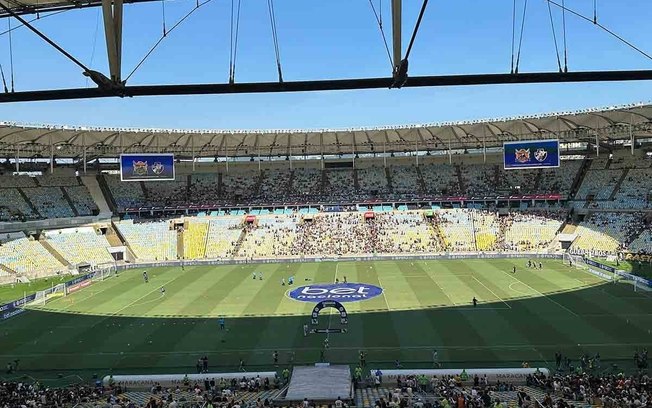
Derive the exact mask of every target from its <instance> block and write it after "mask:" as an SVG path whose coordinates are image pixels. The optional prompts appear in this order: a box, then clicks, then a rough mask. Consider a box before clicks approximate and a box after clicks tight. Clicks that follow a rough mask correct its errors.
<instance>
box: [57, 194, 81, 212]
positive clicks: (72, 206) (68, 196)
mask: <svg viewBox="0 0 652 408" xmlns="http://www.w3.org/2000/svg"><path fill="white" fill-rule="evenodd" d="M59 190H61V193H62V194H63V198H64V199H65V200H66V202H67V203H68V206H69V207H70V209H71V210H72V213H73V214H75V217H79V211H77V208H75V204H74V203H73V202H72V198H70V195H68V192H67V191H66V189H65V188H63V187H59Z"/></svg>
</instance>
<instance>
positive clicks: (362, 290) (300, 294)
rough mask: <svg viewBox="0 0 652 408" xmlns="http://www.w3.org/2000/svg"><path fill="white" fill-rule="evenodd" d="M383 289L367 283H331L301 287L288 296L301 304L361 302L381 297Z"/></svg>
mask: <svg viewBox="0 0 652 408" xmlns="http://www.w3.org/2000/svg"><path fill="white" fill-rule="evenodd" d="M382 293H383V288H379V287H378V286H374V285H368V284H366V283H337V284H334V283H331V284H315V285H308V286H300V287H298V288H296V289H293V290H291V291H290V292H288V296H289V297H290V298H292V299H294V300H298V301H300V302H313V303H319V302H322V301H324V300H336V301H338V302H341V303H344V302H359V301H361V300H368V299H371V298H375V297H376V296H380V295H382Z"/></svg>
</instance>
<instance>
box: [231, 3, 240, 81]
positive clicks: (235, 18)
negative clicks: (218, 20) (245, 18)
mask: <svg viewBox="0 0 652 408" xmlns="http://www.w3.org/2000/svg"><path fill="white" fill-rule="evenodd" d="M235 1H236V0H231V51H230V54H229V83H230V84H233V83H234V82H235V64H236V60H237V56H238V33H239V32H240V5H241V2H240V0H237V2H238V8H237V11H236V9H235Z"/></svg>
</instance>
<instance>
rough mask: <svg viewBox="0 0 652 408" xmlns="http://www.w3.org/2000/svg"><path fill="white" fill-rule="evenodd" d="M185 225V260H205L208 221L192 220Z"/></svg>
mask: <svg viewBox="0 0 652 408" xmlns="http://www.w3.org/2000/svg"><path fill="white" fill-rule="evenodd" d="M185 225H186V226H185V227H184V231H183V257H184V259H201V258H205V257H206V239H207V237H208V220H207V219H199V218H191V219H190V220H189V221H188V222H187V223H186V224H185Z"/></svg>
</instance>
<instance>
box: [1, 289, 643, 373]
mask: <svg viewBox="0 0 652 408" xmlns="http://www.w3.org/2000/svg"><path fill="white" fill-rule="evenodd" d="M650 306H652V295H651V294H649V293H642V292H634V291H633V289H632V287H631V285H626V284H601V285H595V286H590V287H585V288H583V289H581V290H575V291H567V292H560V293H555V294H547V295H545V296H539V297H534V298H522V299H512V300H509V301H505V302H495V303H485V304H479V305H478V306H477V307H473V306H471V305H469V306H458V307H451V306H442V307H424V308H421V309H418V310H404V311H391V312H389V311H375V312H369V313H357V314H351V315H350V316H349V323H348V324H347V325H346V326H345V328H346V329H347V333H344V334H331V335H330V337H329V348H328V349H326V350H325V351H324V359H325V360H326V361H329V362H332V363H341V364H356V363H357V362H358V352H359V351H360V350H365V351H366V353H367V364H369V365H371V366H373V367H384V368H388V367H391V368H393V367H394V364H395V360H400V361H401V363H402V365H403V366H405V367H414V368H416V367H420V368H430V367H432V366H433V361H432V358H433V357H432V355H433V350H434V349H436V350H437V351H438V353H439V360H440V362H441V363H442V364H443V366H444V367H487V366H493V367H499V366H511V367H514V366H520V365H521V363H523V362H529V364H530V365H531V366H547V367H550V366H551V365H552V364H553V360H554V353H555V352H557V351H559V352H561V353H563V354H564V355H568V356H569V357H570V358H571V359H572V360H574V361H575V362H577V361H578V359H579V357H580V356H581V355H582V354H584V353H588V354H590V355H592V356H593V355H595V354H596V353H599V354H600V355H601V358H602V361H603V366H602V368H603V369H606V368H608V367H610V365H611V364H612V363H616V364H618V365H620V366H629V365H631V364H630V363H631V361H632V356H633V353H634V351H636V350H641V349H643V348H650V347H652V333H651V329H652V308H651V307H650ZM307 323H309V316H278V317H253V316H251V317H247V316H245V317H240V318H228V319H227V320H226V329H225V330H220V328H219V324H218V321H217V319H215V318H201V317H194V318H179V317H174V316H157V317H122V316H94V315H83V314H73V313H62V312H59V313H56V312H49V311H43V310H30V311H27V312H25V313H23V314H22V315H19V316H16V317H15V318H12V319H10V320H8V321H5V322H4V323H2V324H0V338H1V342H2V348H1V349H0V364H2V365H3V366H4V365H6V363H7V362H9V361H14V360H16V359H17V360H19V361H20V362H19V374H21V373H28V374H31V375H33V376H34V377H51V378H52V377H54V378H56V376H57V375H59V374H60V375H62V376H65V375H69V374H71V373H75V374H79V375H82V374H83V376H90V375H91V374H95V373H97V374H100V375H102V374H106V373H108V372H120V373H170V372H177V373H179V372H180V373H185V372H194V370H195V368H194V367H195V362H196V361H197V359H198V358H199V357H201V356H203V355H206V356H208V358H209V363H210V367H211V369H213V370H219V371H231V370H237V368H238V366H239V361H240V359H242V360H243V361H244V363H245V370H248V371H255V370H264V369H275V368H276V367H274V365H273V362H272V353H273V351H278V352H279V364H280V366H281V367H285V366H288V365H292V364H309V363H314V362H316V361H319V360H320V358H321V352H322V350H324V339H325V335H317V334H309V335H307V336H304V333H303V325H304V324H307ZM319 327H321V328H325V327H331V328H333V327H344V326H341V325H340V324H339V319H335V318H333V319H331V318H330V317H329V316H328V315H324V316H321V317H320V325H319Z"/></svg>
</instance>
